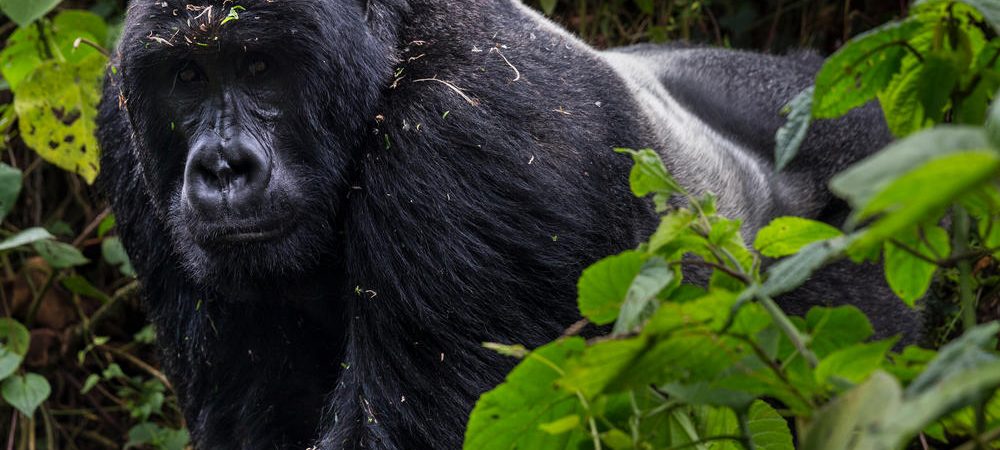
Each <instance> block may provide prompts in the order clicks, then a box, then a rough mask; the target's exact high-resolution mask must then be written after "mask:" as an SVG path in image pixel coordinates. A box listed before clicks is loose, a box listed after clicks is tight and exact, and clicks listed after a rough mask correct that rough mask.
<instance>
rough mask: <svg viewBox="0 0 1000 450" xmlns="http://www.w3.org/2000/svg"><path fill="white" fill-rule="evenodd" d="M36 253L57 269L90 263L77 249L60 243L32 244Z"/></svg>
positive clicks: (47, 241)
mask: <svg viewBox="0 0 1000 450" xmlns="http://www.w3.org/2000/svg"><path fill="white" fill-rule="evenodd" d="M32 246H33V247H34V248H35V251H36V252H38V254H39V255H41V257H42V258H44V259H45V261H46V262H48V263H49V265H50V266H52V267H53V268H56V269H66V268H69V267H75V266H82V265H84V264H87V263H89V262H90V260H89V259H87V258H85V257H84V256H83V254H82V253H80V250H77V249H76V247H74V246H72V245H69V244H66V243H63V242H59V241H50V240H46V241H36V242H34V243H33V244H32Z"/></svg>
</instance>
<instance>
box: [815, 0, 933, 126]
mask: <svg viewBox="0 0 1000 450" xmlns="http://www.w3.org/2000/svg"><path fill="white" fill-rule="evenodd" d="M921 26H923V23H922V22H921V21H919V20H917V19H915V18H910V19H907V20H905V21H903V22H895V23H890V24H888V25H884V26H882V27H879V28H876V29H874V30H872V31H869V32H867V33H865V34H862V35H860V36H858V37H856V38H854V39H853V40H851V41H850V42H849V43H847V44H846V45H845V46H844V47H843V48H841V49H840V50H839V51H837V52H836V53H834V54H833V56H831V57H830V59H828V60H827V61H826V64H824V65H823V69H822V70H820V72H819V74H818V75H817V76H816V93H815V96H814V98H813V117H817V118H834V117H839V116H842V115H844V114H845V113H847V112H848V111H850V110H851V109H854V108H856V107H858V106H861V105H863V104H865V103H867V102H869V101H871V100H873V99H874V98H875V95H876V94H877V93H878V92H879V91H880V90H882V89H883V88H885V87H886V86H887V85H888V84H889V82H890V81H892V77H893V76H894V75H895V74H896V72H897V71H898V70H899V67H900V63H901V61H902V58H903V56H905V55H906V49H905V47H904V46H903V43H905V41H906V39H907V38H909V36H910V35H911V34H912V33H913V32H914V31H916V30H917V29H919V28H920V27H921Z"/></svg>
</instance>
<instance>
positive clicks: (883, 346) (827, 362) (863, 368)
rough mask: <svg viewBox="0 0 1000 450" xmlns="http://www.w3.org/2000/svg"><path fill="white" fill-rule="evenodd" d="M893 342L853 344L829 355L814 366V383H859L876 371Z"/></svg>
mask: <svg viewBox="0 0 1000 450" xmlns="http://www.w3.org/2000/svg"><path fill="white" fill-rule="evenodd" d="M895 343H896V341H895V340H887V341H881V342H873V343H870V344H855V345H853V346H850V347H847V348H845V349H841V350H838V351H835V352H833V353H831V354H830V355H829V356H827V357H826V358H823V360H822V361H820V362H819V365H817V366H816V381H819V382H820V383H830V382H831V380H832V379H833V378H839V379H843V380H846V381H849V382H851V383H859V382H861V381H863V380H864V379H865V378H867V377H868V376H869V375H871V374H872V373H873V372H875V371H876V370H878V369H879V368H880V367H881V366H882V361H884V360H885V355H886V353H888V352H889V350H890V349H891V348H892V346H893V345H895Z"/></svg>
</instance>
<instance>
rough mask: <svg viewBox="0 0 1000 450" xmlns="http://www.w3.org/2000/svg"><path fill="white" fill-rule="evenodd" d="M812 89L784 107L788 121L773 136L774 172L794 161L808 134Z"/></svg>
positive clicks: (803, 92) (801, 93) (805, 91)
mask: <svg viewBox="0 0 1000 450" xmlns="http://www.w3.org/2000/svg"><path fill="white" fill-rule="evenodd" d="M814 92H815V88H814V87H810V88H808V89H806V90H804V91H802V92H800V93H799V95H797V96H796V97H795V98H794V99H792V101H791V102H790V103H789V104H788V105H787V106H785V110H784V111H785V112H787V115H788V121H787V122H785V124H784V125H783V126H782V127H781V128H779V129H778V133H777V134H776V135H775V139H774V141H775V146H774V170H775V171H778V172H780V171H781V170H783V169H784V168H785V166H787V165H788V163H790V162H792V160H793V159H795V155H797V154H798V153H799V148H800V147H802V142H803V141H805V139H806V135H807V134H809V125H811V124H812V108H813V94H814Z"/></svg>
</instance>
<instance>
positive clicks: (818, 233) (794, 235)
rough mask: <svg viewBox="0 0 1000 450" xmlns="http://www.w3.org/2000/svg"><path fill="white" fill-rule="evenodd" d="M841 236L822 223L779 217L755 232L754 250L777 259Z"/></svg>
mask: <svg viewBox="0 0 1000 450" xmlns="http://www.w3.org/2000/svg"><path fill="white" fill-rule="evenodd" d="M838 236H843V233H841V232H840V230H838V229H836V228H834V227H832V226H830V225H827V224H825V223H823V222H817V221H815V220H809V219H804V218H801V217H779V218H777V219H774V220H773V221H772V222H771V223H770V224H768V225H767V226H766V227H764V228H762V229H761V230H760V231H758V232H757V239H756V240H755V241H754V244H753V246H754V248H756V249H757V251H758V252H760V254H762V255H764V256H767V257H771V258H779V257H782V256H788V255H794V254H796V253H798V252H799V250H802V247H805V246H807V245H809V244H812V243H815V242H819V241H825V240H827V239H833V238H835V237H838Z"/></svg>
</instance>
